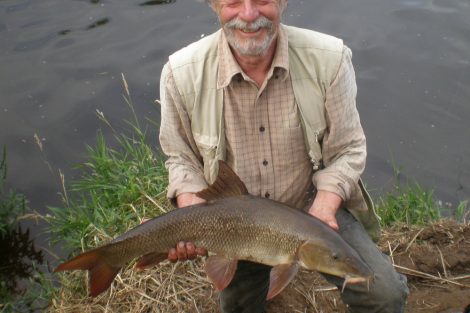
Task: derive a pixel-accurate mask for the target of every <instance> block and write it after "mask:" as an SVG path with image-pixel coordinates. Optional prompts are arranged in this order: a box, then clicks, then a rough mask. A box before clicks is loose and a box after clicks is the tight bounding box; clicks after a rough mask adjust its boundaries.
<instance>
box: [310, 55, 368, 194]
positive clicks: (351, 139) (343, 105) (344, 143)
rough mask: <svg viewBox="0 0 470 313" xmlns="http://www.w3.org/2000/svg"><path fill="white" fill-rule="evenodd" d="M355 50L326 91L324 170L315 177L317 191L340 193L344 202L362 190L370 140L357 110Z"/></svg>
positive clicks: (343, 59)
mask: <svg viewBox="0 0 470 313" xmlns="http://www.w3.org/2000/svg"><path fill="white" fill-rule="evenodd" d="M351 55H352V53H351V50H350V49H349V48H347V47H345V48H344V50H343V57H342V61H341V64H340V67H339V70H338V72H337V75H336V77H335V79H334V80H333V83H332V84H331V86H330V87H329V88H328V90H327V92H326V102H325V109H326V115H327V116H326V117H327V125H328V127H327V129H326V131H325V134H324V136H323V139H322V155H323V165H324V168H323V169H321V170H319V171H317V172H316V173H315V174H314V176H313V183H314V185H315V186H316V188H317V190H325V191H330V192H334V193H336V194H338V195H339V196H340V197H341V198H342V199H343V200H344V201H348V200H349V199H350V197H351V195H352V194H353V193H355V192H357V191H358V188H359V185H358V181H359V177H360V175H361V174H362V172H363V171H364V167H365V162H366V154H367V152H366V138H365V135H364V131H363V129H362V126H361V122H360V119H359V113H358V111H357V108H356V93H357V86H356V78H355V73H354V68H353V65H352V62H351Z"/></svg>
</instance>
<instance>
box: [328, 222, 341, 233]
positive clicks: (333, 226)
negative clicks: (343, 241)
mask: <svg viewBox="0 0 470 313" xmlns="http://www.w3.org/2000/svg"><path fill="white" fill-rule="evenodd" d="M328 226H330V227H331V228H333V229H334V230H336V231H338V230H339V226H338V223H337V222H336V219H331V220H329V221H328Z"/></svg>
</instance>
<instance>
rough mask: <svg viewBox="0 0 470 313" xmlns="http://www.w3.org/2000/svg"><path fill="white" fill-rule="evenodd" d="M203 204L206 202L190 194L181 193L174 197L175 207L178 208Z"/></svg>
mask: <svg viewBox="0 0 470 313" xmlns="http://www.w3.org/2000/svg"><path fill="white" fill-rule="evenodd" d="M204 202H206V200H204V199H202V198H199V197H198V196H196V194H195V193H192V192H186V193H182V194H180V195H179V196H177V197H176V205H177V206H178V208H182V207H185V206H190V205H194V204H199V203H204Z"/></svg>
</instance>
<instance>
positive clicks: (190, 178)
mask: <svg viewBox="0 0 470 313" xmlns="http://www.w3.org/2000/svg"><path fill="white" fill-rule="evenodd" d="M208 2H209V5H210V6H211V8H212V9H213V10H214V12H215V13H216V14H217V16H218V18H219V21H220V24H221V26H222V30H220V31H219V32H217V33H215V34H213V35H211V36H208V37H206V38H204V39H202V40H200V41H199V42H196V43H194V44H192V45H190V46H188V47H186V48H184V49H182V50H180V51H178V52H176V53H175V54H173V55H172V56H170V59H169V62H168V63H167V64H166V65H165V67H164V69H163V71H162V78H161V91H160V96H161V101H162V122H161V130H160V143H161V147H162V150H163V152H164V153H165V154H166V155H167V156H168V160H167V163H166V165H167V167H168V170H169V176H170V177H169V187H168V197H169V198H171V199H174V200H176V204H177V206H178V207H183V206H188V205H192V204H197V203H200V202H202V201H203V200H202V199H201V198H198V197H197V196H196V195H195V193H196V192H198V191H200V190H202V189H205V188H206V187H207V185H208V183H212V182H213V181H214V179H215V175H216V173H217V166H216V164H217V160H219V159H223V160H225V161H226V162H227V163H228V164H229V165H230V167H232V168H233V169H234V170H235V172H236V173H237V174H238V175H239V176H240V178H241V180H242V181H243V182H244V183H245V184H246V186H247V188H248V190H249V192H250V193H251V194H254V195H258V196H262V197H266V198H272V199H275V200H277V201H281V202H284V203H286V204H288V205H290V206H292V207H297V208H299V209H302V208H304V207H305V205H306V204H307V203H309V198H311V197H312V194H313V193H314V194H315V197H314V200H313V203H312V202H310V203H311V204H310V205H309V206H308V207H307V210H308V212H309V213H310V214H311V215H313V216H315V217H317V218H319V219H321V220H322V221H324V222H325V223H327V224H328V225H329V226H330V227H332V228H333V229H334V230H336V231H338V232H339V233H340V235H341V236H342V237H343V238H344V239H345V240H346V241H347V242H348V243H350V245H351V246H353V247H354V248H355V249H356V250H357V251H358V253H359V254H360V255H361V257H362V258H363V259H364V260H365V261H366V263H368V265H369V266H370V267H371V269H372V270H373V272H374V273H375V275H374V276H375V277H374V280H373V282H372V283H371V285H370V290H368V289H367V286H365V285H350V286H347V287H346V289H345V290H344V292H343V293H342V298H343V301H344V302H345V303H346V304H347V305H348V306H349V309H350V311H351V312H361V313H364V312H403V310H404V304H405V300H406V296H407V294H408V289H407V286H406V279H405V278H404V277H403V276H402V275H399V274H398V273H396V272H395V271H394V269H393V267H392V265H391V264H390V262H389V260H388V258H386V257H385V256H384V255H382V254H381V253H380V251H379V250H378V249H377V248H376V246H375V244H374V243H373V242H372V240H371V239H370V237H369V235H368V234H367V232H366V231H365V230H364V228H363V226H364V227H365V228H366V229H367V230H368V231H369V234H371V235H372V236H374V237H377V234H378V224H377V220H376V217H375V215H374V211H373V207H372V203H371V201H370V199H369V198H368V195H367V193H366V192H365V191H364V190H363V188H362V183H361V182H360V179H359V176H360V174H361V173H362V171H363V169H364V166H365V158H366V146H365V145H366V143H365V137H364V133H363V130H362V127H361V124H360V120H359V115H358V113H357V110H356V105H355V98H356V83H355V76H354V70H353V67H352V64H351V51H350V50H349V49H348V48H347V47H346V46H344V45H343V43H342V41H341V40H339V39H337V38H334V37H331V36H327V35H324V34H320V33H317V32H313V31H309V30H303V29H298V28H294V27H288V26H286V25H283V24H281V16H282V13H283V12H284V10H285V8H286V6H287V0H211V1H208ZM368 206H369V207H368ZM346 208H347V209H346ZM358 220H360V221H361V223H362V225H361V223H359V222H358ZM205 253H206V251H205V250H204V249H203V247H194V244H192V243H185V242H181V243H179V244H178V245H177V246H176V247H175V249H172V250H171V251H170V252H169V255H168V258H169V259H170V260H172V261H177V260H186V259H191V258H194V257H195V256H196V255H197V254H199V255H203V254H205ZM269 271H270V268H269V267H268V266H265V265H260V264H255V263H251V262H239V266H238V269H237V272H236V274H235V277H234V279H233V280H232V282H231V283H230V285H229V286H228V287H227V288H226V289H225V290H224V291H222V292H221V294H220V305H221V310H222V312H247V313H248V312H250V313H251V312H264V310H265V302H266V301H265V298H266V293H267V290H268V283H269ZM325 278H326V279H328V280H329V281H330V282H332V283H334V284H336V285H337V286H341V285H342V283H343V281H342V280H340V279H338V278H335V277H331V276H327V275H325Z"/></svg>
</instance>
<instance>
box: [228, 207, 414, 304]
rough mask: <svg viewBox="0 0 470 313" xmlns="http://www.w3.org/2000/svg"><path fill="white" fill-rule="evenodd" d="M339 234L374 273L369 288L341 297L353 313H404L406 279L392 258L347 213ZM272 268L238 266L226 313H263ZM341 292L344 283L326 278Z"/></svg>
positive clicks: (340, 219) (339, 216)
mask: <svg viewBox="0 0 470 313" xmlns="http://www.w3.org/2000/svg"><path fill="white" fill-rule="evenodd" d="M336 219H337V221H338V225H339V229H340V231H339V234H340V235H341V237H342V238H343V239H344V240H345V241H346V242H348V243H349V244H350V245H351V246H352V247H353V248H354V249H356V251H357V252H358V253H359V255H360V256H361V257H362V259H363V260H364V261H365V262H366V263H367V264H368V265H369V267H370V268H371V269H372V271H373V272H374V279H373V280H371V282H370V284H369V289H367V285H366V284H355V285H347V286H346V288H345V289H344V292H342V293H341V298H342V300H343V302H344V303H345V304H346V305H347V306H348V310H349V312H351V313H402V312H404V310H405V303H406V298H407V296H408V293H409V290H408V287H407V284H406V277H405V276H404V275H401V274H399V273H397V272H396V271H395V269H394V268H393V266H392V264H391V262H390V260H389V258H388V256H386V255H384V254H383V253H382V252H381V251H380V250H379V249H378V248H377V246H376V245H375V243H374V242H373V241H372V240H371V239H370V237H369V235H368V234H367V233H366V231H365V230H364V228H363V227H362V225H361V224H360V223H359V222H358V221H357V220H356V219H355V218H354V217H353V216H352V215H351V213H349V211H348V210H346V209H341V210H339V211H338V213H337V214H336ZM270 270H271V267H269V266H266V265H263V264H257V263H252V262H247V261H240V262H238V268H237V272H236V273H235V277H234V279H233V280H232V282H231V283H230V285H229V286H228V287H227V288H226V289H225V290H224V291H222V292H221V293H220V307H221V311H222V312H223V313H263V312H265V307H266V300H265V299H266V295H267V293H268V288H269V273H270ZM323 276H324V277H325V278H326V279H327V280H328V281H329V282H330V283H333V284H335V285H336V286H338V287H339V288H340V289H341V288H342V285H343V279H341V278H338V277H334V276H331V275H323Z"/></svg>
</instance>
